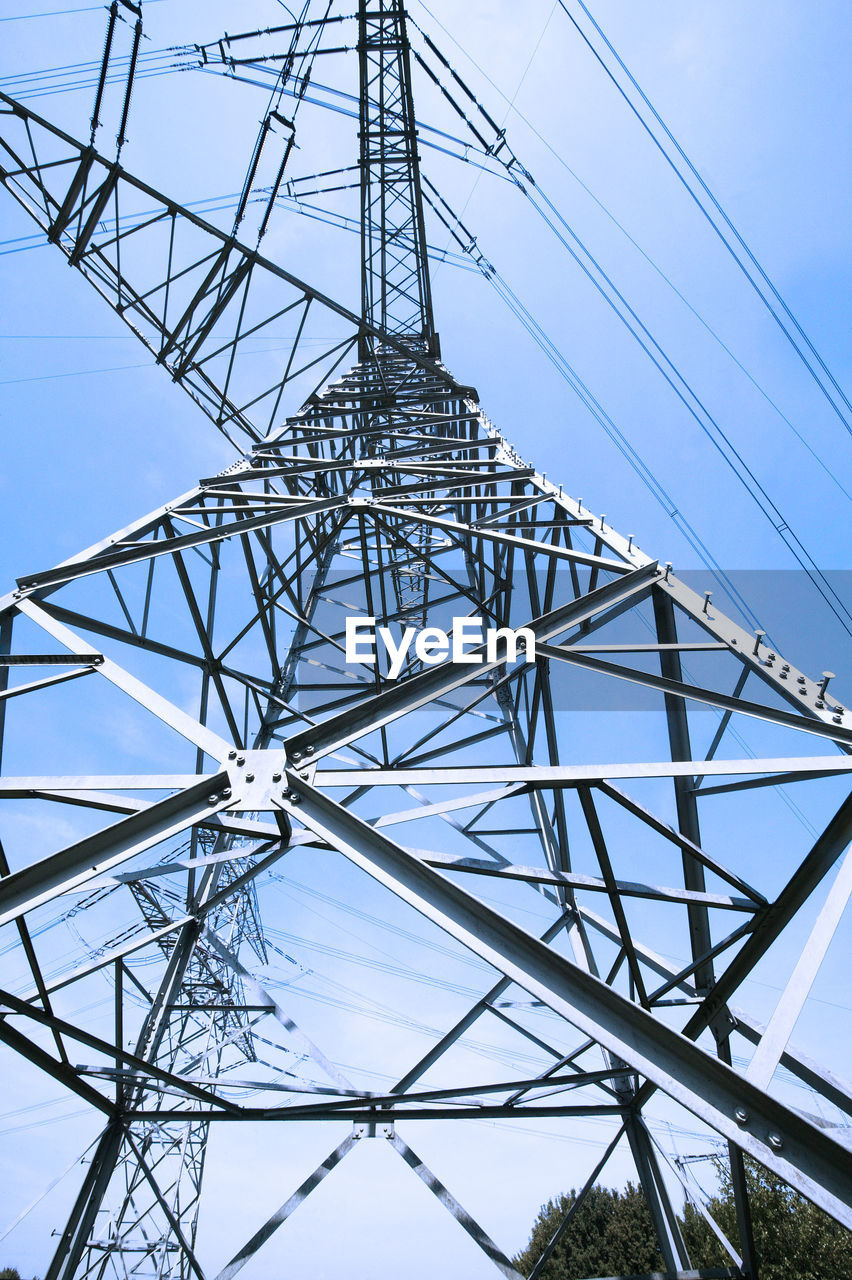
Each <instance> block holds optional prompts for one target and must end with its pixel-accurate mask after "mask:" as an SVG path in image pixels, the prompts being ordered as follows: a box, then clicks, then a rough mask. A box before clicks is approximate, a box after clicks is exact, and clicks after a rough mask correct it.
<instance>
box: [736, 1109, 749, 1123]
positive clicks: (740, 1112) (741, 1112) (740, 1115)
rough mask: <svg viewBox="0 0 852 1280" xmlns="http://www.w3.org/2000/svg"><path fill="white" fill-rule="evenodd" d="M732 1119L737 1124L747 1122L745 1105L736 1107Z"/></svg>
mask: <svg viewBox="0 0 852 1280" xmlns="http://www.w3.org/2000/svg"><path fill="white" fill-rule="evenodd" d="M734 1119H735V1120H736V1122H737V1124H739V1125H743V1124H748V1112H747V1111H746V1109H745V1107H737V1109H736V1111H735V1112H734Z"/></svg>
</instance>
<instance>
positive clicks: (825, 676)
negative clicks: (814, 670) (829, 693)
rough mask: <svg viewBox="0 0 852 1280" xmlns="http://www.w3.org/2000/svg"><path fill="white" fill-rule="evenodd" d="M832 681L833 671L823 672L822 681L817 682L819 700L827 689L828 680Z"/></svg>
mask: <svg viewBox="0 0 852 1280" xmlns="http://www.w3.org/2000/svg"><path fill="white" fill-rule="evenodd" d="M833 679H834V672H833V671H823V673H822V679H821V680H820V682H819V696H820V697H821V698H824V697H825V691H826V689H827V688H828V682H829V680H833Z"/></svg>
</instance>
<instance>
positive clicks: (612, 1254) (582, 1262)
mask: <svg viewBox="0 0 852 1280" xmlns="http://www.w3.org/2000/svg"><path fill="white" fill-rule="evenodd" d="M576 1194H577V1193H576V1192H575V1191H570V1192H569V1193H568V1195H567V1196H566V1195H563V1196H559V1197H557V1199H555V1200H548V1202H547V1204H545V1205H542V1207H541V1209H540V1210H539V1214H538V1217H537V1218H536V1221H535V1225H534V1226H533V1229H532V1234H531V1236H530V1240H529V1244H528V1245H527V1247H526V1249H524V1251H523V1253H521V1254H519V1255H518V1257H517V1258H516V1259H515V1265H516V1266H517V1268H518V1270H519V1271H521V1272H522V1273H523V1275H525V1276H528V1275H529V1273H530V1272H531V1271H532V1269H533V1267H534V1266H535V1264H536V1262H537V1261H538V1259H539V1258H540V1257H541V1254H542V1252H543V1251H544V1248H545V1246H546V1245H547V1244H548V1242H549V1241H550V1239H551V1237H552V1236H553V1234H554V1232H555V1231H556V1228H557V1227H558V1226H559V1224H560V1222H561V1221H562V1219H563V1218H564V1217H565V1214H566V1213H567V1212H568V1210H569V1209H570V1208H571V1205H572V1204H573V1203H574V1200H575V1198H576ZM662 1265H663V1259H662V1255H661V1254H660V1250H659V1246H658V1245H657V1241H656V1238H655V1236H654V1227H653V1224H652V1222H651V1214H650V1213H649V1211H648V1206H647V1204H646V1202H645V1197H644V1196H643V1194H642V1192H641V1191H640V1190H639V1188H638V1187H634V1186H633V1184H632V1183H631V1182H628V1184H627V1186H626V1188H625V1189H624V1190H623V1191H616V1190H614V1189H611V1188H607V1187H593V1188H592V1189H591V1191H590V1192H589V1194H588V1195H587V1196H586V1199H585V1200H584V1201H583V1203H582V1204H581V1205H580V1208H579V1209H578V1210H577V1213H576V1216H575V1217H574V1219H573V1221H572V1222H571V1224H570V1226H569V1227H568V1230H567V1231H566V1232H565V1233H564V1235H563V1236H562V1238H561V1239H560V1241H559V1243H558V1244H557V1246H556V1248H555V1250H554V1251H553V1254H552V1255H551V1257H550V1258H549V1260H548V1262H547V1263H546V1265H545V1267H544V1268H543V1270H542V1272H541V1278H542V1280H584V1278H585V1277H586V1276H611V1275H618V1274H619V1272H621V1273H622V1274H624V1275H630V1274H631V1273H632V1272H637V1271H638V1272H642V1271H659V1270H660V1269H661V1268H662Z"/></svg>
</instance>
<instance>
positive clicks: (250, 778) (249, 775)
mask: <svg viewBox="0 0 852 1280" xmlns="http://www.w3.org/2000/svg"><path fill="white" fill-rule="evenodd" d="M246 782H254V774H253V773H247V774H246Z"/></svg>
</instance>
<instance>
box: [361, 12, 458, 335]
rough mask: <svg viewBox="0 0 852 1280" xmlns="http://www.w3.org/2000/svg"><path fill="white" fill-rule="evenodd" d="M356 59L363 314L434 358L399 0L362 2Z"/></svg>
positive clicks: (408, 74)
mask: <svg viewBox="0 0 852 1280" xmlns="http://www.w3.org/2000/svg"><path fill="white" fill-rule="evenodd" d="M358 57H359V66H360V135H359V136H360V143H361V152H360V168H361V250H362V254H361V310H362V315H363V317H364V319H365V320H367V321H369V322H370V323H371V324H374V325H376V326H377V327H379V328H381V329H387V330H389V331H390V332H391V333H394V334H397V335H400V336H406V337H407V336H410V337H412V338H415V339H419V342H418V344H417V345H418V346H419V347H421V349H425V351H426V352H427V353H428V354H430V355H435V356H437V355H438V354H439V352H438V336H437V334H436V333H435V325H434V319H433V316H432V291H431V286H430V282H429V263H428V258H427V251H426V231H425V228H424V222H423V196H422V192H421V187H420V159H419V156H418V154H417V130H416V125H415V119H414V105H413V100H412V95H411V65H410V59H409V45H408V35H407V33H406V26H405V9H404V6H403V3H402V0H360V4H359V7H358ZM421 344H422V345H421ZM366 354H367V352H366V351H362V352H361V356H362V358H363V357H364V356H366Z"/></svg>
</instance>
